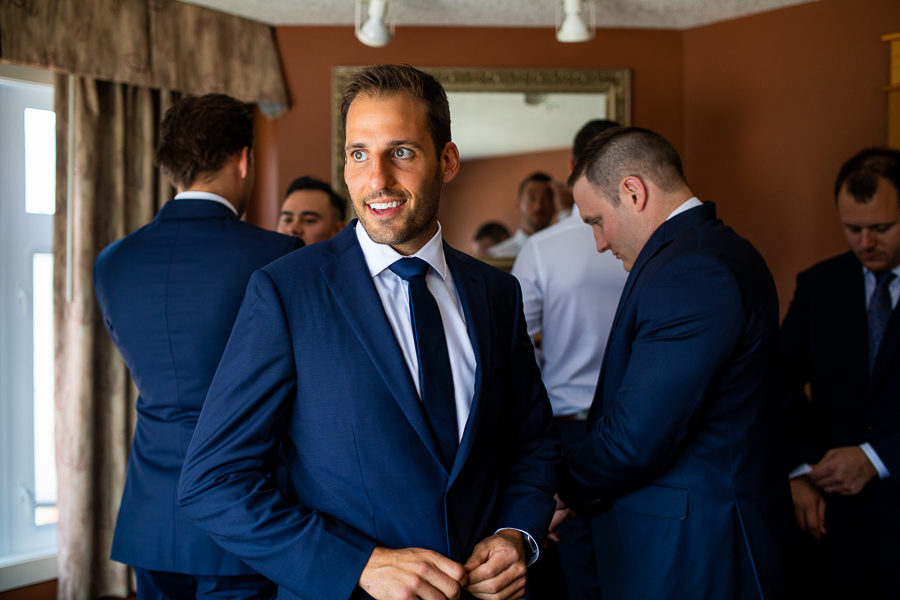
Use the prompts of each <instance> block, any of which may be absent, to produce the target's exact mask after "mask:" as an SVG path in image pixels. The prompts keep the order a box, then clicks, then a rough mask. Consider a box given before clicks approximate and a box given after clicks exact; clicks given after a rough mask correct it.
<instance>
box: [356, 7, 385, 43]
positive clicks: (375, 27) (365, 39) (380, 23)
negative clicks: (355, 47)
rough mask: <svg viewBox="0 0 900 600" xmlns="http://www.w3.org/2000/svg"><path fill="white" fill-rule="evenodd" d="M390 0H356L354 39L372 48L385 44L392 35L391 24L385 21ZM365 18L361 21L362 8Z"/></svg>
mask: <svg viewBox="0 0 900 600" xmlns="http://www.w3.org/2000/svg"><path fill="white" fill-rule="evenodd" d="M389 3H390V0H356V39H358V40H359V41H360V42H362V43H363V44H365V45H366V46H371V47H373V48H381V47H382V46H386V45H387V43H388V42H389V41H391V38H392V37H393V36H394V27H393V25H391V26H388V24H387V22H386V21H385V16H386V15H387V10H388V4H389ZM364 8H365V9H366V10H365V15H366V20H365V22H363V20H362V17H363V9H364Z"/></svg>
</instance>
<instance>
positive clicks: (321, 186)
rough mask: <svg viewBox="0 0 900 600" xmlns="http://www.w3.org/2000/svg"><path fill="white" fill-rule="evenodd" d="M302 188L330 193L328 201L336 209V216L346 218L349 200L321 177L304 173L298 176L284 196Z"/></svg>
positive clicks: (339, 218)
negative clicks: (317, 177)
mask: <svg viewBox="0 0 900 600" xmlns="http://www.w3.org/2000/svg"><path fill="white" fill-rule="evenodd" d="M301 190H317V191H320V192H325V193H326V194H327V195H328V202H329V203H330V204H331V208H332V210H333V211H334V214H335V216H336V217H337V218H338V220H341V219H343V218H344V213H345V211H346V209H347V202H346V201H345V200H344V199H343V198H341V197H340V196H339V195H338V193H337V192H335V191H334V188H332V187H331V186H330V185H328V184H327V183H325V182H324V181H322V180H321V179H316V178H315V177H312V176H311V175H303V176H302V177H298V178H297V179H295V180H293V181H292V182H291V184H290V185H289V186H288V189H287V191H286V192H285V193H284V197H285V198H287V197H288V196H290V195H291V194H293V193H294V192H299V191H301Z"/></svg>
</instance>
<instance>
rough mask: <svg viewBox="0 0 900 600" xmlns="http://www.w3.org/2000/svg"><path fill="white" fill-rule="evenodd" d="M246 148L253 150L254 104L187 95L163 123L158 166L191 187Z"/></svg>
mask: <svg viewBox="0 0 900 600" xmlns="http://www.w3.org/2000/svg"><path fill="white" fill-rule="evenodd" d="M243 148H253V107H252V106H251V105H249V104H247V103H245V102H241V101H240V100H236V99H234V98H232V97H231V96H226V95H225V94H206V95H204V96H185V97H184V98H181V99H180V100H178V101H177V102H175V104H173V105H172V107H171V108H169V110H168V111H166V115H165V117H163V120H162V123H161V124H160V129H159V142H158V143H157V145H156V164H157V165H159V167H160V169H162V171H163V173H164V174H165V175H166V176H167V177H168V178H169V179H170V180H171V181H172V182H173V183H174V184H175V185H176V186H182V187H187V186H189V185H191V184H192V183H194V181H195V180H196V179H197V178H198V176H201V175H203V174H204V173H215V172H216V171H218V170H219V169H221V168H222V167H223V166H224V164H225V161H226V160H228V159H229V158H230V157H232V156H234V155H235V154H237V153H238V152H240V151H241V150H242V149H243Z"/></svg>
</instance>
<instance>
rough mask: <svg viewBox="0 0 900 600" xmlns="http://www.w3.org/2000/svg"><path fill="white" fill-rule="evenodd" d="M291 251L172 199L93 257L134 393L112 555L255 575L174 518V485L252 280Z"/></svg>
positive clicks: (106, 315) (209, 210)
mask: <svg viewBox="0 0 900 600" xmlns="http://www.w3.org/2000/svg"><path fill="white" fill-rule="evenodd" d="M298 244H299V242H298V241H297V239H296V238H290V237H288V236H284V235H280V234H277V233H274V232H271V231H266V230H263V229H260V228H258V227H254V226H253V225H249V224H247V223H244V222H241V221H240V220H239V219H238V217H237V216H236V215H235V214H234V213H233V212H232V211H230V210H229V209H228V208H227V207H225V206H222V205H221V204H219V203H217V202H214V201H210V200H193V199H180V200H171V201H169V202H167V203H166V204H165V205H164V206H163V207H162V209H161V210H160V211H159V213H158V214H157V216H156V218H155V219H154V220H153V221H152V222H151V223H150V224H148V225H146V226H144V227H142V228H140V229H138V230H137V231H135V232H134V233H132V234H130V235H128V236H126V237H124V238H122V239H120V240H118V241H117V242H114V243H113V244H111V245H109V246H107V247H106V248H105V249H104V250H103V251H102V252H100V255H99V256H98V257H97V261H96V263H95V265H94V290H95V292H96V295H97V301H98V303H99V305H100V310H101V313H102V315H103V319H104V321H105V322H106V327H107V330H108V331H109V334H110V336H111V337H112V340H113V342H115V344H116V346H117V347H118V348H119V352H120V353H121V354H122V358H124V359H125V364H126V365H127V366H128V369H129V370H130V371H131V376H132V378H133V379H134V382H135V384H136V385H137V389H138V392H139V394H140V396H139V398H138V402H137V425H136V429H135V432H134V439H133V441H132V446H131V453H130V455H129V457H128V471H127V477H126V480H125V490H124V492H123V495H122V504H121V507H120V509H119V516H118V519H117V521H116V531H115V537H114V540H113V547H112V558H113V560H117V561H119V562H123V563H126V564H129V565H132V566H136V567H141V568H145V569H153V570H160V571H169V572H175V573H187V574H193V575H239V574H250V573H253V570H252V569H250V568H249V567H248V566H247V565H246V564H244V563H243V562H242V561H241V560H239V559H238V558H236V557H234V556H232V555H230V554H228V553H227V552H225V551H223V550H222V549H221V548H220V547H219V546H217V545H216V544H215V543H214V542H213V541H212V540H211V539H209V536H208V535H206V534H205V533H204V532H203V531H201V530H200V529H199V528H197V526H196V525H194V524H193V523H191V522H190V521H189V520H188V519H187V517H186V516H185V515H183V514H182V512H181V509H180V507H179V506H178V499H177V496H176V486H177V484H178V476H179V474H180V472H181V464H182V462H183V460H184V455H185V452H187V448H188V444H189V443H190V441H191V435H192V434H193V432H194V425H195V424H196V422H197V416H198V415H199V414H200V407H201V406H202V405H203V400H204V398H205V397H206V391H207V389H208V388H209V382H210V381H211V380H212V377H213V374H214V373H215V370H216V366H217V365H218V363H219V358H221V356H222V351H223V350H224V349H225V343H226V342H227V341H228V335H229V333H230V331H231V326H232V324H233V323H234V318H235V316H236V315H237V311H238V308H240V305H241V299H242V298H243V295H244V290H245V289H246V287H247V281H248V280H249V279H250V275H251V273H253V271H255V270H256V269H258V268H260V267H261V266H263V265H265V264H266V263H269V262H271V261H273V260H275V259H276V258H279V257H280V256H282V255H284V254H285V253H287V252H289V251H291V250H292V249H294V248H295V247H297V245H298Z"/></svg>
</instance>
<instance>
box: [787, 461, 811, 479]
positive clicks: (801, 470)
mask: <svg viewBox="0 0 900 600" xmlns="http://www.w3.org/2000/svg"><path fill="white" fill-rule="evenodd" d="M810 471H812V467H811V466H809V463H803V464H802V465H800V466H799V467H796V468H794V470H793V471H791V473H790V475H788V477H790V478H791V479H794V478H796V477H800V476H802V475H806V474H807V473H809V472H810Z"/></svg>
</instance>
